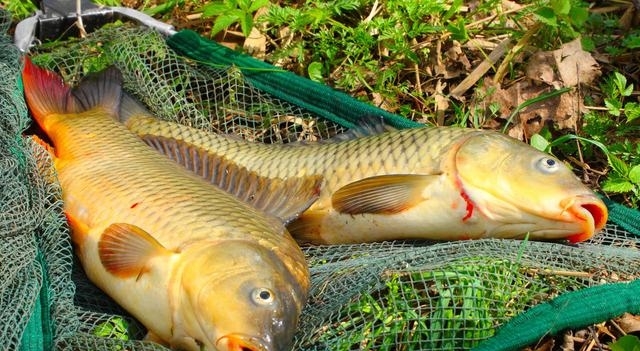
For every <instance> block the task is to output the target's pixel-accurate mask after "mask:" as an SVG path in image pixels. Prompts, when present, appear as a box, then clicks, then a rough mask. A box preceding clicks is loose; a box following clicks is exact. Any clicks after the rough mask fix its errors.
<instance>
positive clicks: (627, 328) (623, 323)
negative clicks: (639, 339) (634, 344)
mask: <svg viewBox="0 0 640 351" xmlns="http://www.w3.org/2000/svg"><path fill="white" fill-rule="evenodd" d="M615 321H616V323H617V324H618V325H619V326H620V328H621V329H622V330H623V331H624V332H625V333H627V334H629V333H635V332H640V317H638V316H634V315H632V314H631V313H625V314H623V315H622V316H620V317H619V318H616V319H615Z"/></svg>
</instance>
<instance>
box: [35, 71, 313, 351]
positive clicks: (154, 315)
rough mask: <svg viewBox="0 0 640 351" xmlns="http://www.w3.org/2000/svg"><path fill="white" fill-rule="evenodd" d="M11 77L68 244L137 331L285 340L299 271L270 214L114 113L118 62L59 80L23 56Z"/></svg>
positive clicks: (232, 343)
mask: <svg viewBox="0 0 640 351" xmlns="http://www.w3.org/2000/svg"><path fill="white" fill-rule="evenodd" d="M23 81H24V87H25V95H26V100H27V103H28V105H29V107H30V109H31V111H32V114H33V116H34V119H36V121H37V122H38V123H39V124H40V126H41V127H42V129H43V130H44V131H45V132H46V133H47V136H48V137H49V138H50V139H51V140H52V142H53V147H54V149H53V152H54V155H53V158H54V167H55V169H56V172H57V177H58V180H59V182H60V185H61V188H62V195H63V202H64V210H65V214H66V216H67V218H68V219H69V224H70V226H71V228H72V239H73V242H74V245H75V247H76V253H77V255H78V257H79V258H80V261H81V262H82V265H83V267H84V269H85V271H86V273H87V275H88V276H89V278H90V279H91V280H92V281H93V282H94V283H95V284H96V285H98V286H99V287H100V288H101V289H102V290H104V291H105V292H106V293H107V294H109V295H110V296H111V297H112V298H114V299H115V300H116V301H117V302H118V303H119V304H120V305H121V306H122V307H123V308H125V309H126V310H127V311H129V312H130V313H131V314H132V315H134V316H135V317H136V318H137V319H138V320H140V321H141V322H142V323H143V324H144V325H145V326H146V327H147V328H148V329H149V332H150V334H149V339H151V340H157V341H161V342H163V343H165V344H168V345H169V346H171V347H172V348H176V349H180V350H235V351H239V350H243V351H247V350H253V351H257V350H260V351H272V350H278V351H280V350H288V349H290V348H291V345H292V340H293V334H294V332H295V328H296V324H297V320H298V318H299V315H300V313H301V310H302V308H303V306H304V304H305V302H306V297H307V293H308V289H309V271H308V268H307V264H306V262H305V259H304V255H303V253H302V251H301V250H300V248H299V247H298V246H297V244H296V242H295V241H294V240H293V238H291V236H290V235H289V233H288V232H287V231H286V229H285V228H284V226H283V225H282V223H281V222H280V221H279V220H277V219H275V218H272V217H269V216H266V215H265V214H263V213H262V212H260V211H258V210H256V209H254V208H253V207H251V206H249V205H247V204H245V203H243V202H241V201H239V200H237V199H236V198H235V197H234V196H232V195H229V194H227V193H226V192H224V191H221V190H218V189H216V188H214V187H212V186H211V184H209V183H207V182H204V181H203V180H202V179H201V178H200V177H197V176H194V175H193V174H191V173H189V172H187V171H185V170H184V169H183V168H182V167H179V166H177V165H176V164H175V163H173V162H171V161H170V160H168V159H166V158H164V157H162V156H161V155H158V154H157V153H156V152H155V151H153V150H151V149H150V148H149V147H148V146H147V145H145V144H144V143H142V142H141V141H140V140H139V138H137V137H136V136H135V135H133V134H132V133H131V132H130V131H128V130H127V129H126V128H124V126H122V125H121V124H120V123H118V122H117V121H116V119H117V118H116V115H117V111H118V110H119V96H120V83H119V82H120V76H119V72H117V71H114V70H109V71H107V72H106V73H104V74H102V75H100V76H97V77H93V78H90V79H87V80H85V81H84V82H83V83H82V84H81V86H80V87H78V88H77V89H74V90H70V88H69V87H67V86H65V85H64V83H63V82H62V80H61V78H60V77H58V76H57V75H55V74H54V73H52V72H49V71H46V70H44V69H41V68H38V67H37V66H35V65H33V64H32V63H31V62H30V60H29V59H26V60H25V67H24V71H23ZM307 185H308V184H307ZM313 191H317V189H316V190H313ZM313 191H312V192H313ZM300 202H301V203H304V202H306V200H304V199H300Z"/></svg>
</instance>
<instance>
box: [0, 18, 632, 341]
mask: <svg viewBox="0 0 640 351" xmlns="http://www.w3.org/2000/svg"><path fill="white" fill-rule="evenodd" d="M0 22H2V23H1V25H2V27H0V29H1V30H2V32H6V31H7V28H8V23H9V18H8V17H7V15H6V13H2V17H1V18H0ZM208 45H214V46H212V47H209V46H208ZM0 46H2V47H1V48H0V92H1V93H0V104H1V105H2V108H1V109H0V111H2V112H1V113H2V115H3V116H2V118H1V119H0V120H1V123H2V131H1V133H0V167H1V171H0V177H1V178H2V179H1V180H0V186H1V187H2V192H1V193H0V197H1V198H2V201H1V202H0V206H1V207H0V239H1V240H2V241H1V243H0V267H1V268H2V270H1V271H0V345H3V348H4V349H7V350H19V349H20V350H43V349H44V350H49V349H62V350H160V349H163V348H162V347H161V346H159V345H157V344H153V343H149V342H144V341H141V339H142V337H143V336H144V334H145V330H144V328H143V327H142V326H141V325H140V324H139V323H138V322H136V321H135V319H133V318H131V317H130V316H129V315H128V314H127V313H126V312H125V311H123V310H122V309H121V308H119V307H118V306H117V305H116V304H115V303H114V302H113V301H111V299H109V298H108V297H107V296H105V295H104V294H103V293H102V292H101V291H100V290H98V289H97V288H96V287H95V286H93V285H92V284H91V283H90V282H89V281H88V280H87V278H86V277H85V275H84V273H83V272H82V270H81V268H80V266H79V265H78V264H77V262H76V261H75V259H74V257H73V254H72V248H71V244H70V240H69V234H68V229H67V227H66V225H65V220H64V216H63V214H62V205H61V203H60V189H59V187H58V185H57V183H56V181H55V173H54V172H53V171H52V168H51V164H50V161H49V159H48V158H47V156H46V153H45V152H44V151H43V150H42V148H41V147H39V146H38V145H37V144H35V143H33V142H32V141H31V140H30V139H28V138H26V137H23V136H22V135H23V131H24V130H25V128H26V127H27V126H28V121H29V118H28V115H27V110H26V107H25V104H24V101H23V100H22V93H21V87H20V84H19V74H20V62H19V54H18V51H17V50H16V49H15V48H14V47H13V46H12V45H11V44H10V40H9V38H8V37H6V36H5V37H3V38H2V39H1V41H0ZM190 47H191V48H194V50H193V51H190V49H189V48H190ZM208 48H209V49H208ZM212 52H218V53H219V58H220V59H219V60H213V59H212V58H211V57H210V55H211V53H212ZM31 54H32V56H33V60H34V62H35V63H37V64H39V65H43V66H46V67H49V68H51V69H54V70H56V71H58V72H60V73H61V74H62V75H63V76H64V78H65V79H66V80H67V81H69V82H76V81H77V80H78V79H79V78H80V77H81V76H83V75H85V74H87V73H88V72H94V71H98V70H100V69H103V68H105V67H107V66H108V65H111V64H114V65H116V66H117V67H118V68H119V69H120V70H121V71H122V72H123V75H124V79H125V89H126V90H127V91H128V92H129V93H131V94H132V95H134V96H135V97H136V98H138V99H139V100H140V101H142V102H143V103H144V104H145V105H146V106H148V107H149V108H150V109H151V110H152V112H153V113H155V114H156V115H157V116H159V117H160V118H163V119H167V120H172V121H178V122H180V123H184V124H188V125H192V126H195V127H198V128H202V129H206V130H211V131H215V132H221V133H230V134H237V135H240V136H242V137H244V138H246V139H249V140H252V141H256V142H265V143H282V142H292V141H297V140H309V141H312V140H318V139H326V138H329V137H331V136H333V135H335V134H337V133H340V132H342V131H344V130H345V129H346V127H348V126H349V124H350V123H353V121H355V120H356V119H357V117H359V116H358V115H360V114H361V112H363V111H364V112H371V111H375V109H373V108H371V109H369V111H367V109H368V107H366V106H368V105H365V104H363V103H361V102H358V101H355V100H353V99H352V100H351V101H350V100H349V99H347V98H345V96H344V95H340V94H339V93H335V94H334V93H332V92H330V91H329V90H328V88H326V89H325V87H323V88H317V87H315V86H313V85H312V86H309V84H311V83H310V82H308V81H305V80H303V79H301V78H300V79H299V80H296V79H295V78H291V77H290V76H285V78H286V79H283V80H282V81H283V82H286V85H287V87H286V89H285V88H284V87H283V88H282V89H280V88H279V86H278V85H277V84H268V83H269V82H273V81H277V79H278V77H282V76H279V75H281V74H283V73H282V72H280V71H279V70H278V69H276V68H274V67H272V68H270V69H267V68H265V66H264V65H256V67H254V68H252V69H250V70H247V69H246V68H247V65H246V64H237V65H236V64H228V63H226V62H227V61H225V60H229V57H234V55H235V54H234V53H233V52H231V51H228V50H226V49H224V48H220V47H218V46H215V44H213V43H210V42H207V41H205V40H203V39H201V38H199V37H198V36H197V35H195V34H194V33H192V32H188V31H187V32H178V33H177V34H174V35H173V36H172V37H170V38H169V39H168V40H167V38H164V37H163V36H162V35H160V34H158V33H156V32H154V31H153V30H151V29H147V28H145V27H141V26H131V25H123V24H118V25H108V26H106V27H103V28H102V29H100V30H98V31H96V32H94V33H91V34H89V36H88V37H86V38H83V39H72V38H69V39H65V40H60V41H57V42H55V43H43V44H40V45H38V46H36V47H34V48H33V49H32V52H31ZM207 55H209V56H207ZM187 56H190V57H189V58H188V57H187ZM205 56H206V57H205ZM205 59H206V62H205ZM245 59H246V58H241V59H240V62H243V61H242V60H245ZM234 62H235V61H234ZM274 74H275V75H276V79H274V80H269V79H267V80H265V79H264V77H265V75H267V76H269V77H273V75H274ZM316 88H317V89H320V90H314V89H316ZM287 89H288V90H295V91H297V93H296V94H297V95H296V96H294V97H292V96H291V94H290V93H283V94H279V92H280V93H281V92H282V91H285V90H287ZM323 89H325V90H323ZM317 91H321V92H322V93H317ZM305 94H306V96H305ZM319 101H320V102H319ZM332 101H337V102H339V103H337V104H334V103H332ZM363 106H364V107H363ZM345 111H346V112H348V111H352V112H351V113H345ZM382 114H383V115H384V116H385V118H388V119H389V120H391V121H392V124H397V125H399V126H402V124H403V123H406V126H409V125H411V123H410V122H409V121H406V122H402V120H401V119H400V117H397V116H395V117H394V116H389V114H388V113H386V114H385V113H382ZM394 118H396V119H395V120H394ZM610 205H611V214H612V216H611V221H610V223H609V224H608V225H607V227H606V228H605V230H604V232H603V233H601V234H600V235H598V236H596V237H595V238H593V239H592V240H590V241H587V242H585V243H581V244H579V245H566V244H562V243H549V242H531V241H519V240H498V239H491V240H478V241H458V242H441V243H433V242H399V241H398V242H383V243H372V244H362V245H339V246H318V247H305V248H303V249H304V252H305V254H306V256H307V258H308V262H309V265H310V269H311V274H312V288H311V294H310V298H309V302H308V305H307V307H306V309H305V311H304V313H303V315H302V318H301V321H300V325H299V330H298V333H297V335H296V341H295V349H296V350H368V349H371V350H468V349H473V348H475V347H479V349H484V350H499V349H505V350H506V349H518V348H521V347H523V346H525V345H527V344H528V343H535V342H536V341H537V340H538V339H540V338H541V337H543V336H544V335H546V334H549V333H557V332H560V331H562V330H564V329H566V328H577V327H582V326H585V325H588V324H591V323H595V322H600V321H603V320H605V319H608V318H612V317H615V316H617V315H620V314H621V313H623V312H632V313H638V312H640V301H638V299H639V297H638V296H640V287H638V281H637V280H636V279H637V278H638V274H639V273H640V251H639V250H638V246H639V244H640V240H639V239H638V237H637V236H636V235H637V234H640V228H638V227H637V223H638V222H640V215H639V214H638V213H637V212H635V211H632V210H629V209H626V208H624V207H622V206H620V205H617V204H610Z"/></svg>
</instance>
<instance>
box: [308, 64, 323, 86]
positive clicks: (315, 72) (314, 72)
mask: <svg viewBox="0 0 640 351" xmlns="http://www.w3.org/2000/svg"><path fill="white" fill-rule="evenodd" d="M307 73H308V74H309V79H311V80H312V81H314V82H318V83H323V82H324V79H323V77H322V63H320V62H311V64H309V66H308V67H307Z"/></svg>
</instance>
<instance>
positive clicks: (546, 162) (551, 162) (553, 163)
mask: <svg viewBox="0 0 640 351" xmlns="http://www.w3.org/2000/svg"><path fill="white" fill-rule="evenodd" d="M536 167H537V168H538V170H539V171H541V172H543V173H554V172H555V171H557V170H558V169H559V168H560V163H559V162H558V161H557V160H556V159H554V158H551V157H547V156H545V157H542V158H541V159H539V160H538V162H537V163H536Z"/></svg>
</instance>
